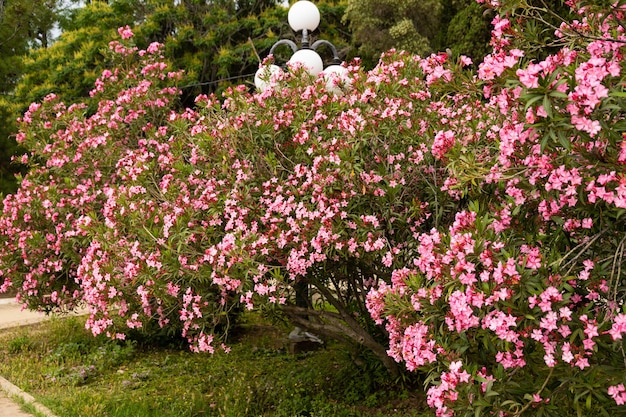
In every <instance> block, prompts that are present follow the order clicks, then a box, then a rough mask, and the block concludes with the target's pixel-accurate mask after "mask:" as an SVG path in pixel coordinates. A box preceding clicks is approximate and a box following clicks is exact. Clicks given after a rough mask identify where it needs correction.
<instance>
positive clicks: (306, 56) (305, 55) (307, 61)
mask: <svg viewBox="0 0 626 417" xmlns="http://www.w3.org/2000/svg"><path fill="white" fill-rule="evenodd" d="M287 64H289V65H296V64H300V65H302V66H303V67H304V68H305V69H306V70H307V72H308V73H309V74H311V75H318V74H319V73H320V72H322V70H323V69H324V61H322V57H320V56H319V55H318V53H317V52H315V51H314V50H312V49H300V50H298V51H297V52H296V53H295V54H293V55H292V56H291V59H289V62H287Z"/></svg>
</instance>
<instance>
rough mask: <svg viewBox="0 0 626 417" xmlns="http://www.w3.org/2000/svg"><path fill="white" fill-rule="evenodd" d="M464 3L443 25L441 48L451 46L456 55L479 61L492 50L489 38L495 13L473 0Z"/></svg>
mask: <svg viewBox="0 0 626 417" xmlns="http://www.w3.org/2000/svg"><path fill="white" fill-rule="evenodd" d="M464 3H465V5H464V6H462V7H460V8H459V9H458V11H457V12H456V13H455V14H454V15H453V16H452V17H451V19H450V22H449V23H448V24H446V25H442V31H441V35H440V39H441V38H442V39H443V41H442V43H441V45H440V46H439V49H440V50H445V49H446V48H449V49H450V50H451V51H452V54H453V55H454V56H458V55H466V56H468V57H470V58H472V60H473V61H474V62H476V63H477V62H480V61H481V60H482V58H483V57H484V56H485V55H487V54H488V53H489V52H490V51H491V47H490V46H489V39H490V37H491V19H492V18H493V14H492V13H489V12H488V11H486V10H485V9H484V8H483V7H482V6H480V5H479V4H478V3H476V2H475V1H473V0H472V1H468V2H464Z"/></svg>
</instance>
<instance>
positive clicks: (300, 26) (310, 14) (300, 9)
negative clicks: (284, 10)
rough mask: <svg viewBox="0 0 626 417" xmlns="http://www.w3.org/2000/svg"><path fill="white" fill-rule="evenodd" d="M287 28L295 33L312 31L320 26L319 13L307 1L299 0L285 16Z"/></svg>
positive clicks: (315, 7)
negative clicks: (287, 23) (289, 27)
mask: <svg viewBox="0 0 626 417" xmlns="http://www.w3.org/2000/svg"><path fill="white" fill-rule="evenodd" d="M287 20H288V21H289V26H291V28H292V29H293V30H294V31H296V32H300V31H301V30H304V29H306V30H308V31H311V32H312V31H314V30H315V29H317V27H318V26H319V24H320V11H319V10H318V9H317V6H316V5H314V4H313V3H311V2H310V1H308V0H300V1H298V2H296V3H294V5H293V6H291V8H290V9H289V13H288V14H287Z"/></svg>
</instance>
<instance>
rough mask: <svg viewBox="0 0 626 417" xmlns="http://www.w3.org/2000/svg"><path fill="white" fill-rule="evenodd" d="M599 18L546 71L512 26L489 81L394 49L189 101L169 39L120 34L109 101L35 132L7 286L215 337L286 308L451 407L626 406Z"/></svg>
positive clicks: (10, 201)
mask: <svg viewBox="0 0 626 417" xmlns="http://www.w3.org/2000/svg"><path fill="white" fill-rule="evenodd" d="M493 6H494V7H498V5H497V4H494V5H493ZM578 12H579V13H580V20H578V21H574V22H571V23H564V24H563V25H562V26H561V27H560V28H559V32H558V35H559V36H561V39H562V40H563V43H564V44H566V45H567V46H564V47H563V48H562V49H561V50H560V51H559V52H558V53H556V54H554V55H549V56H547V57H546V58H545V59H544V60H542V61H540V62H525V61H524V52H523V51H521V50H519V49H516V48H515V47H514V45H515V35H516V30H518V29H516V28H517V26H516V25H515V24H516V22H515V21H511V20H509V18H508V17H507V15H506V14H504V15H502V16H498V17H496V18H495V20H494V32H493V35H494V36H493V40H492V44H493V47H494V52H493V54H491V55H489V56H487V57H486V59H485V60H484V62H482V63H480V64H479V66H478V70H477V72H476V74H474V73H473V72H472V71H471V70H470V69H469V67H470V66H471V65H472V63H471V61H470V60H469V59H468V58H466V57H460V58H459V59H458V60H456V61H455V60H452V59H451V58H450V57H448V56H446V55H445V54H437V55H432V56H430V57H426V58H420V57H417V56H409V55H406V54H401V53H396V52H395V51H390V52H389V53H387V54H385V55H383V57H381V61H380V62H379V64H378V66H377V67H376V68H375V69H374V70H372V71H369V72H364V71H362V70H361V69H360V68H359V66H358V62H357V63H355V64H353V65H352V66H350V67H349V68H348V73H349V75H348V78H349V82H345V83H344V82H342V83H340V85H339V86H333V85H327V80H326V79H325V78H324V77H320V78H319V79H311V78H309V77H308V76H307V75H306V74H305V73H303V72H302V71H300V70H298V69H295V70H294V71H293V72H291V73H276V74H274V75H272V80H269V81H271V82H270V83H269V84H271V85H272V88H269V89H267V90H265V91H264V92H261V93H255V94H249V93H248V92H247V91H246V88H245V87H244V86H242V87H239V88H236V89H231V90H229V91H228V92H227V93H226V94H225V95H224V97H223V101H221V102H220V101H218V100H217V99H216V98H215V97H206V96H200V97H198V98H197V100H196V107H195V108H194V109H184V110H180V109H177V108H176V105H175V98H176V95H177V91H176V89H175V88H173V87H172V85H174V83H175V81H176V79H177V78H178V77H179V75H178V74H175V73H169V72H168V69H167V64H166V63H164V62H162V60H161V59H160V58H159V56H158V45H153V46H151V47H150V48H149V49H148V50H147V51H137V50H136V49H133V48H132V47H128V46H124V45H125V44H122V43H117V42H115V43H113V44H112V48H113V50H114V52H115V53H116V54H117V55H118V56H119V58H120V67H119V68H118V69H116V70H115V71H105V73H103V74H102V76H101V77H100V78H99V80H98V81H97V83H96V88H95V89H94V93H93V94H95V95H98V97H101V100H100V105H99V107H98V109H97V111H96V112H95V113H94V114H89V113H87V112H86V110H85V109H84V108H83V107H81V106H80V105H73V106H70V107H68V108H66V107H65V106H64V105H63V104H62V103H58V102H57V101H55V99H54V98H53V97H50V98H49V99H47V100H46V102H44V103H42V104H34V105H33V106H31V109H30V110H29V112H27V113H26V114H25V116H24V118H23V120H22V122H21V123H22V130H21V133H20V140H21V141H22V143H23V144H24V146H26V147H27V148H28V149H29V151H30V153H29V155H28V156H25V157H24V159H28V160H29V161H30V163H31V165H32V169H31V171H30V172H29V174H28V175H27V176H26V177H25V178H24V179H23V180H22V182H21V188H20V190H19V191H18V193H16V194H15V195H13V196H8V197H7V198H6V199H5V202H4V213H3V216H2V218H1V219H0V221H1V222H2V228H1V230H2V238H1V239H2V240H3V242H4V243H5V244H4V245H3V249H0V258H1V259H2V263H1V265H2V266H3V267H2V272H1V273H2V276H3V277H4V284H3V287H2V290H6V289H8V288H9V287H11V286H13V287H16V288H17V290H18V297H19V298H20V299H22V300H23V301H24V302H25V303H27V304H28V305H29V306H31V307H35V308H41V309H44V310H53V309H59V308H71V307H73V306H74V305H76V304H77V303H86V305H87V306H88V308H89V312H90V317H89V319H88V321H87V327H88V328H89V329H91V331H92V332H93V333H94V334H107V335H108V336H109V337H112V338H124V337H125V334H126V333H128V332H129V331H131V330H133V329H148V330H152V329H154V328H163V329H171V330H172V331H176V332H180V333H181V334H182V335H183V336H184V337H186V338H187V340H188V341H189V343H190V346H191V349H192V350H194V351H213V350H215V349H216V348H217V346H220V345H219V341H218V338H217V337H216V336H215V333H214V330H215V329H216V328H223V327H225V326H226V327H227V326H228V324H229V323H228V320H229V319H230V317H231V316H230V315H229V311H231V309H233V308H237V306H238V305H240V306H243V308H249V309H252V308H257V307H262V308H276V309H279V310H280V311H282V312H284V313H285V314H287V315H288V316H289V318H290V319H291V320H293V321H294V322H295V323H297V324H298V325H300V326H302V327H306V328H308V329H310V330H313V331H316V332H317V333H319V334H323V335H328V336H332V337H338V338H343V339H348V340H352V341H355V342H358V343H361V344H363V345H365V346H367V347H368V348H370V349H371V350H372V351H373V352H374V353H375V354H376V355H377V356H378V357H379V358H380V359H381V361H383V363H384V364H385V366H386V367H387V368H388V369H389V370H390V371H392V372H394V371H396V366H397V364H403V366H406V368H407V369H408V370H409V371H420V372H424V374H425V375H427V378H426V383H427V390H428V403H429V405H431V406H432V407H433V408H434V409H435V410H436V413H437V415H440V416H450V415H454V414H455V413H457V414H458V413H461V414H462V413H465V414H468V415H489V414H494V415H523V414H527V415H531V414H532V415H564V413H568V411H566V410H573V411H572V413H577V414H578V415H582V414H590V413H595V412H600V413H604V414H605V415H611V413H618V412H620V411H623V410H621V409H620V408H619V407H620V406H621V405H622V404H623V402H624V400H626V391H625V390H624V388H623V384H624V367H625V361H626V359H625V355H624V352H623V343H622V335H623V333H624V332H626V310H625V307H624V306H623V304H622V300H623V296H624V281H623V280H624V272H623V266H624V256H623V255H624V251H625V246H626V234H625V231H626V228H625V224H624V217H623V214H624V213H625V212H626V176H625V175H624V165H625V164H626V140H625V138H624V131H625V130H626V129H625V126H626V121H625V120H624V99H625V96H624V92H623V88H624V81H623V75H622V71H623V66H624V64H623V62H624V60H623V52H624V45H625V41H626V39H624V36H625V35H624V28H623V27H622V26H621V23H620V22H621V21H622V20H621V19H623V8H621V6H614V7H612V8H611V10H610V13H607V10H604V13H598V12H597V11H596V10H594V9H593V8H591V7H587V8H581V9H580V10H578ZM120 35H121V37H122V38H124V39H125V42H130V41H132V32H130V30H129V29H128V28H124V29H121V30H120ZM140 74H141V76H140ZM331 84H332V82H331ZM337 93H338V94H337ZM307 289H308V290H309V291H310V292H311V294H310V295H312V297H311V298H310V299H309V301H308V303H307V302H306V300H305V305H302V303H295V302H294V301H295V300H296V298H297V297H298V294H297V293H298V292H300V294H299V295H300V296H301V295H302V292H306V290H307ZM305 298H306V297H305ZM372 321H373V322H375V323H376V324H378V325H379V327H376V326H374V325H373V322H372ZM222 347H223V348H225V349H227V347H225V346H223V345H222Z"/></svg>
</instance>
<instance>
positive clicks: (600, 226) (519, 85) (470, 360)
mask: <svg viewBox="0 0 626 417" xmlns="http://www.w3.org/2000/svg"><path fill="white" fill-rule="evenodd" d="M495 6H498V5H495ZM576 11H577V13H578V15H579V19H580V20H576V21H573V22H570V23H563V24H562V25H561V27H560V28H559V30H558V32H557V35H558V36H560V37H561V39H562V40H563V43H564V44H566V45H567V46H565V47H563V48H562V49H561V50H560V51H559V52H558V53H557V54H555V55H549V56H547V57H546V58H545V59H544V60H543V61H541V62H527V63H525V62H524V58H523V55H524V53H523V51H521V50H517V49H515V48H513V47H512V45H514V43H515V36H516V30H518V27H517V26H516V25H515V23H514V22H512V21H511V20H509V18H507V16H506V15H504V16H499V17H497V18H496V19H495V21H494V32H493V35H494V37H493V40H492V44H493V45H494V52H493V54H491V55H490V56H488V57H486V58H485V60H484V62H482V63H481V64H480V65H479V68H478V73H477V79H472V80H471V81H470V82H469V83H465V84H464V85H465V86H466V87H467V90H468V91H471V90H472V89H475V88H482V91H483V93H484V100H483V101H481V103H480V104H478V103H477V104H476V106H477V107H479V108H480V110H479V112H480V113H481V114H482V118H471V119H470V118H467V119H464V120H466V121H465V122H464V123H466V124H467V125H469V126H464V127H462V128H459V127H454V128H452V129H450V128H449V127H448V126H449V124H450V122H449V121H448V120H444V119H443V117H444V116H445V115H444V114H442V121H441V122H440V123H437V124H436V125H434V126H433V125H431V128H432V129H433V133H434V134H433V136H432V137H433V140H432V144H431V145H430V146H429V148H430V151H431V152H432V154H433V156H434V157H435V158H436V159H438V160H440V161H442V163H443V165H444V167H443V169H444V170H445V172H446V174H445V178H446V179H445V182H444V184H443V187H441V189H442V190H445V191H447V192H448V193H449V195H450V196H452V197H453V198H456V199H457V203H456V204H455V206H454V207H453V208H452V209H451V210H450V211H449V213H450V214H453V215H452V216H451V217H448V218H447V219H448V221H445V222H441V223H439V224H435V225H434V227H432V228H430V229H427V228H422V229H421V230H419V231H417V232H416V233H415V234H414V236H413V239H414V241H415V242H416V247H415V249H414V251H413V257H412V259H411V261H410V262H408V264H407V266H406V267H405V268H403V269H398V270H395V271H394V272H393V273H392V279H391V283H384V284H381V285H379V286H378V288H376V289H374V290H372V291H371V292H370V294H369V296H368V301H367V303H368V308H369V311H370V313H371V314H372V316H373V318H374V319H375V320H376V321H377V322H378V323H380V324H384V325H385V327H386V329H387V331H388V332H389V341H390V345H389V354H390V355H391V356H392V357H393V358H394V359H395V360H396V361H398V362H402V363H404V364H405V365H406V367H407V368H408V369H409V370H416V369H420V370H424V371H426V372H428V375H429V376H428V378H427V383H428V387H427V390H428V404H429V405H430V406H431V407H433V408H434V409H435V410H436V414H437V415H438V416H452V415H492V414H493V415H513V416H519V415H559V416H562V415H569V414H570V413H571V414H572V415H591V414H592V413H601V414H603V415H616V414H618V413H623V412H624V410H623V409H622V408H621V407H619V406H621V405H623V404H624V389H623V382H624V366H625V364H626V356H625V354H624V344H623V339H622V337H623V333H624V331H626V327H624V320H625V319H626V314H624V313H625V312H626V307H625V306H624V305H623V300H624V290H625V285H624V272H623V271H624V269H623V268H624V253H625V246H624V245H625V242H626V234H625V231H626V229H625V228H624V226H625V223H624V221H625V220H624V217H623V215H624V213H626V210H625V209H626V175H625V174H624V173H625V170H624V167H625V164H626V137H625V133H624V131H625V130H626V129H625V127H626V124H625V120H624V116H625V113H624V109H625V106H624V104H625V103H624V97H625V96H624V92H623V89H624V78H623V70H624V55H623V54H624V45H625V42H624V41H625V40H626V38H625V35H624V27H623V26H622V23H621V22H623V20H622V19H623V17H624V12H625V10H624V7H623V5H620V6H617V5H615V6H612V7H611V9H610V11H607V10H600V11H598V10H595V9H594V8H592V7H581V8H580V9H578V8H576ZM454 76H455V77H458V75H457V74H456V73H455V74H454ZM452 82H453V83H454V80H453V81H452ZM458 82H461V83H463V80H458ZM431 90H432V89H431ZM469 97H470V95H469V94H466V95H465V97H462V93H461V96H460V95H459V94H458V93H457V94H455V95H450V96H449V99H450V100H451V101H452V100H454V101H456V102H455V103H454V104H450V103H448V105H447V106H442V108H445V107H448V108H449V109H450V108H451V109H457V108H458V107H459V104H460V103H467V100H468V99H469ZM448 111H449V110H448ZM454 118H455V119H456V120H458V119H459V118H458V116H456V117H454ZM450 119H452V117H450ZM429 203H431V205H432V201H429ZM569 410H571V411H569Z"/></svg>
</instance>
